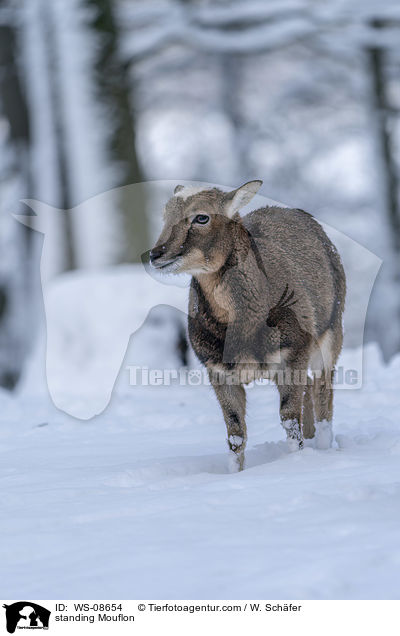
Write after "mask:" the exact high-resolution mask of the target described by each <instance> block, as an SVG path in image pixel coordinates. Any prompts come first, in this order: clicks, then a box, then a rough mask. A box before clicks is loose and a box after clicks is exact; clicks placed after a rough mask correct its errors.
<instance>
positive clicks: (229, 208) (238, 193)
mask: <svg viewBox="0 0 400 636" xmlns="http://www.w3.org/2000/svg"><path fill="white" fill-rule="evenodd" d="M262 183H263V182H262V181H260V180H259V179H256V180H255V181H248V182H247V183H244V184H243V185H242V186H240V188H237V189H236V190H232V192H228V193H227V194H226V195H225V214H226V215H227V216H229V217H232V216H233V215H234V214H235V213H236V212H238V211H239V210H240V209H241V208H243V207H244V206H245V205H247V204H248V203H250V201H251V200H252V198H253V197H254V195H255V194H257V192H258V190H259V189H260V188H261V186H262Z"/></svg>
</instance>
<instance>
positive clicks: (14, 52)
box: [0, 0, 400, 387]
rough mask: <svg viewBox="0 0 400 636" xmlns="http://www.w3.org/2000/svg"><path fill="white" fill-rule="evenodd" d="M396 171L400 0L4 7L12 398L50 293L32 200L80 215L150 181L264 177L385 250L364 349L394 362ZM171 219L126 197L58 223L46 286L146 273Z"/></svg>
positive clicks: (2, 258) (398, 342) (5, 353)
mask: <svg viewBox="0 0 400 636" xmlns="http://www.w3.org/2000/svg"><path fill="white" fill-rule="evenodd" d="M399 173H400V3H399V2H398V0H264V1H262V0H247V1H246V0H236V1H219V2H218V1H213V2H208V1H205V0H186V1H185V0H181V1H179V0H163V1H153V0H0V188H1V189H0V385H2V386H5V387H12V386H13V385H14V384H15V382H16V381H17V379H18V377H19V375H20V372H21V369H22V367H23V364H24V360H25V358H26V355H27V352H28V351H29V348H30V347H31V346H32V343H33V340H34V337H35V329H34V324H35V308H36V307H37V305H38V298H39V297H40V293H41V291H40V285H39V279H38V276H39V274H38V270H39V259H40V250H41V245H42V244H41V241H40V239H38V236H37V234H36V233H34V232H31V231H30V230H28V229H27V228H25V227H24V226H22V225H21V224H19V223H17V222H16V221H15V220H14V219H13V217H12V213H27V212H26V206H25V205H24V204H23V203H21V200H22V199H24V198H35V199H39V200H40V201H43V202H45V203H47V204H49V205H52V206H55V207H56V208H61V209H69V208H72V207H73V206H76V205H77V204H79V203H81V202H82V201H84V200H86V199H88V198H89V197H92V196H94V195H96V194H98V193H100V192H104V191H106V190H108V189H111V188H116V187H119V186H122V185H126V184H131V183H139V182H143V181H146V180H152V179H163V180H165V179H173V180H176V182H177V183H179V181H180V180H185V179H186V180H193V181H196V180H200V181H209V182H212V183H220V184H224V185H227V186H237V185H239V184H241V183H243V182H245V181H246V180H249V179H256V178H257V179H258V178H259V179H263V181H264V186H263V190H262V193H263V194H264V195H265V196H268V197H269V198H271V199H274V200H276V201H281V202H283V203H285V204H287V205H290V206H293V207H300V208H303V209H305V210H308V211H309V212H311V213H312V214H314V215H315V216H316V217H317V218H318V219H319V220H321V221H325V222H326V223H329V224H331V225H332V226H334V227H336V228H337V229H338V230H340V231H341V232H344V233H346V234H347V235H348V236H350V237H351V238H353V239H354V240H356V241H358V242H359V243H361V244H362V245H364V246H365V247H367V248H368V249H370V250H371V251H372V252H374V253H375V254H377V255H378V256H379V257H380V258H382V259H383V266H382V268H381V271H380V273H379V275H378V279H377V283H376V286H375V289H374V292H373V296H372V299H371V303H370V307H369V313H368V321H367V332H366V337H367V339H368V340H374V341H377V342H379V344H380V346H381V348H382V350H383V353H384V356H385V358H386V359H389V358H390V357H391V356H392V355H393V354H394V353H396V352H398V351H400V207H399V196H400V192H399ZM120 192H125V191H124V190H122V191H120ZM159 216H160V209H159V208H158V209H155V207H154V205H152V204H151V203H149V201H146V199H145V198H144V197H143V201H142V202H141V205H140V206H138V205H136V206H135V207H133V206H132V204H131V201H130V200H129V196H127V195H121V196H119V198H118V200H116V201H115V206H114V207H113V209H112V210H110V209H108V210H103V211H102V212H101V213H100V211H99V216H98V217H96V214H94V215H92V216H91V217H90V219H91V220H90V222H88V221H87V219H86V220H85V222H83V221H82V223H80V219H79V218H76V217H72V216H71V215H62V214H59V215H57V214H56V213H55V214H54V230H55V232H56V235H57V237H58V239H57V242H56V247H55V249H54V250H53V252H52V255H51V258H50V259H48V262H47V263H46V272H45V275H46V278H48V279H51V278H52V277H55V276H57V275H58V274H60V273H62V272H64V271H67V270H71V269H79V268H93V267H98V266H107V265H113V264H118V263H123V262H135V261H138V260H139V259H140V254H141V253H142V252H143V251H145V250H146V249H148V248H149V247H151V243H152V240H153V239H154V238H155V234H156V230H157V227H156V225H157V222H158V221H157V220H156V219H158V217H159ZM100 219H101V222H100Z"/></svg>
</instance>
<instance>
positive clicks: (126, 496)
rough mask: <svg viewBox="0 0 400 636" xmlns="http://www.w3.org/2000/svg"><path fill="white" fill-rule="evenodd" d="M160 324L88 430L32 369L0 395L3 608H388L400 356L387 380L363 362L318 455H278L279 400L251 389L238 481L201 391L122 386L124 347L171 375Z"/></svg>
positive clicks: (141, 338) (208, 392)
mask: <svg viewBox="0 0 400 636" xmlns="http://www.w3.org/2000/svg"><path fill="white" fill-rule="evenodd" d="M70 297H71V296H70V295H68V298H70ZM57 302H60V299H59V297H58V300H57ZM160 320H161V322H160ZM168 320H169V318H165V316H161V315H160V316H159V317H158V318H157V316H156V318H155V319H154V318H153V321H151V320H150V321H149V322H148V324H147V325H145V327H144V328H143V329H142V330H141V331H140V332H138V334H137V336H135V337H134V338H133V339H132V342H131V345H132V348H129V349H128V352H127V354H126V356H125V360H124V363H123V366H122V370H121V373H120V376H119V379H118V382H117V385H116V388H115V391H114V393H113V395H112V399H111V402H110V404H109V406H108V407H107V409H106V410H105V411H104V412H103V413H102V414H101V415H99V416H97V417H96V418H94V419H91V420H87V421H82V420H77V419H74V418H73V417H70V416H68V415H66V414H65V413H62V412H61V411H58V410H57V409H56V408H55V407H54V406H53V405H52V403H51V401H50V399H49V398H48V397H46V394H45V392H44V391H42V392H40V391H39V390H38V387H37V386H36V385H35V383H34V381H33V376H34V373H33V370H32V369H31V371H30V373H28V374H27V378H30V380H29V381H28V380H26V382H25V386H23V387H22V388H21V389H20V392H19V393H18V394H16V395H15V396H11V395H9V394H7V393H5V392H1V393H0V501H1V508H2V513H1V519H0V525H1V537H2V540H1V542H0V571H1V576H0V596H2V597H3V598H24V597H25V598H39V599H40V598H56V599H57V598H94V599H102V598H107V599H110V598H117V599H124V598H128V599H129V598H152V599H161V598H163V599H174V598H185V599H192V598H193V599H202V598H207V599H210V598H215V599H223V598H239V599H240V598H241V599H243V598H244V599H246V598H271V599H274V598H285V599H289V598H290V599H294V598H296V599H332V598H339V599H358V598H383V599H384V598H398V597H399V590H400V545H399V531H400V420H399V415H398V411H397V407H398V404H399V380H400V356H397V357H396V358H395V359H393V360H392V362H391V364H390V366H385V365H384V364H383V362H382V359H381V357H380V355H379V352H378V350H377V348H376V347H375V346H374V345H369V346H368V347H367V348H366V351H365V368H364V378H363V387H362V389H360V390H337V392H336V403H335V420H334V432H335V436H336V440H335V443H334V446H333V448H332V449H330V450H328V451H318V450H315V449H314V448H313V447H312V446H308V447H306V448H305V449H304V450H303V451H302V452H299V453H295V454H289V453H288V452H287V448H286V444H285V442H284V432H283V430H282V428H281V426H280V424H279V416H278V393H277V391H276V389H275V388H274V387H270V386H255V387H253V388H250V389H249V390H248V418H247V420H248V430H249V441H248V451H247V466H246V470H245V471H243V472H242V473H236V474H231V473H230V472H229V459H228V452H227V447H226V442H225V437H226V435H225V426H224V423H223V420H222V415H221V413H220V410H219V407H218V405H217V402H216V399H215V397H214V395H213V393H212V389H211V388H210V387H208V386H204V385H199V386H194V385H192V386H191V385H184V386H180V385H179V384H174V385H171V386H130V385H129V382H128V377H129V374H128V371H127V369H126V367H127V365H129V364H135V363H136V362H137V359H138V358H137V357H136V358H135V355H134V352H135V346H136V350H137V351H139V352H140V355H139V358H140V356H143V352H144V351H146V350H148V351H149V359H150V358H151V355H152V356H153V358H152V361H151V365H152V366H153V367H154V365H155V364H156V360H157V355H156V353H157V352H158V354H159V355H160V356H161V357H162V358H163V359H164V360H167V359H168V355H167V353H166V351H165V350H163V346H162V338H161V336H160V334H159V336H158V339H157V338H155V335H156V333H157V331H159V330H160V329H161V328H162V329H164V328H165V333H166V334H167V337H168V334H170V333H171V329H172V327H171V324H170V323H168ZM163 321H164V323H163ZM167 323H168V324H169V327H168V324H167ZM163 324H164V326H163ZM166 324H167V327H165V325H166ZM135 338H136V340H135ZM135 343H136V344H135ZM151 343H153V345H152V344H151ZM151 346H153V347H155V349H156V350H157V351H156V352H154V351H153V352H151V351H150V349H151ZM67 350H68V349H67V348H66V349H65V351H66V352H67ZM72 350H73V348H71V351H72ZM160 352H161V353H160ZM37 355H38V354H36V357H37ZM65 355H67V354H66V353H65ZM39 358H40V356H39ZM353 358H354V359H357V360H358V354H357V352H354V351H351V350H346V351H345V352H344V354H343V356H342V359H341V362H340V364H344V366H345V367H346V368H351V366H352V360H353ZM33 360H35V356H33ZM140 362H141V363H143V358H140ZM172 362H173V361H171V359H169V360H168V364H167V366H170V365H171V364H172ZM32 364H34V365H35V364H36V365H37V364H38V362H37V358H36V362H34V363H32ZM36 374H37V378H39V377H40V372H39V369H38V368H36ZM42 388H44V387H42ZM81 397H82V396H81Z"/></svg>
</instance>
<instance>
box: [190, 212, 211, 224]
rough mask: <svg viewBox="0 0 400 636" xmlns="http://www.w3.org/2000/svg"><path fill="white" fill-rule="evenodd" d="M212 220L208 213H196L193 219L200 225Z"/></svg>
mask: <svg viewBox="0 0 400 636" xmlns="http://www.w3.org/2000/svg"><path fill="white" fill-rule="evenodd" d="M209 220H210V217H209V216H208V214H196V216H195V217H194V219H193V223H199V224H200V225H205V224H206V223H208V222H209Z"/></svg>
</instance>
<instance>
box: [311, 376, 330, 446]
mask: <svg viewBox="0 0 400 636" xmlns="http://www.w3.org/2000/svg"><path fill="white" fill-rule="evenodd" d="M333 374H334V370H333V369H332V370H331V371H325V370H323V371H322V373H321V375H320V376H319V377H315V378H314V386H313V394H314V406H315V419H316V423H315V429H316V431H315V442H316V447H317V448H319V449H322V450H323V449H327V448H330V447H331V446H332V441H333V432H332V415H333V386H332V382H333Z"/></svg>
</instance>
